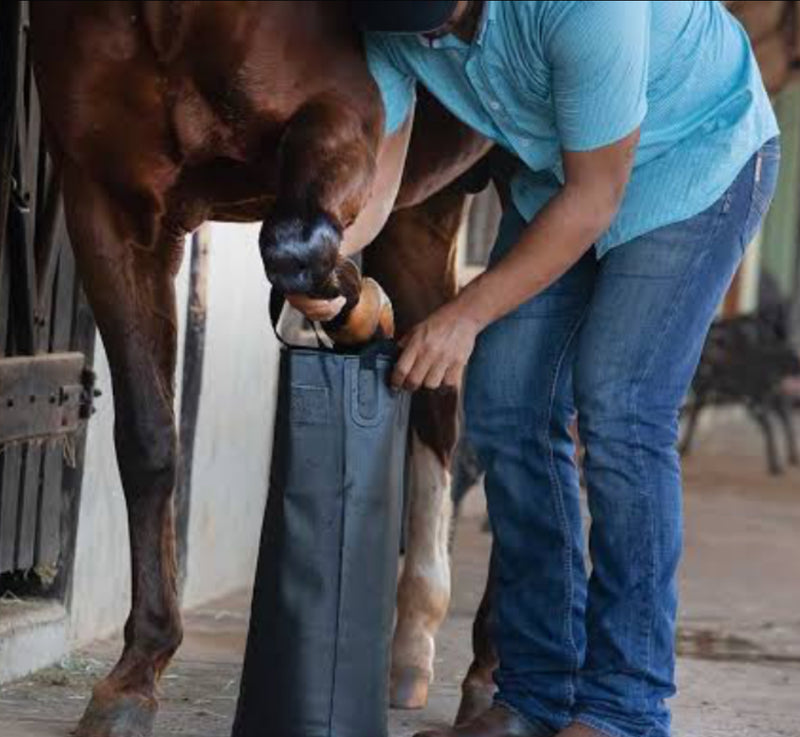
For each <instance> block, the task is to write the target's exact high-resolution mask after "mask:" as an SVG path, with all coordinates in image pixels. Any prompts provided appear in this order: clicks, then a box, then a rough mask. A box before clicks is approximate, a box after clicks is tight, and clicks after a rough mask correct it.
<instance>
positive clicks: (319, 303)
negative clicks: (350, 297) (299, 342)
mask: <svg viewBox="0 0 800 737" xmlns="http://www.w3.org/2000/svg"><path fill="white" fill-rule="evenodd" d="M286 301H287V302H288V303H289V304H290V305H291V306H292V307H294V308H295V309H296V310H298V311H299V312H302V313H303V314H304V315H305V316H306V317H307V318H308V319H309V320H311V321H312V322H328V321H329V320H333V318H334V317H336V315H338V314H339V313H340V312H341V311H342V308H343V307H344V306H345V304H346V302H347V300H346V299H345V298H344V297H337V298H336V299H315V298H314V297H309V296H308V295H306V294H287V295H286Z"/></svg>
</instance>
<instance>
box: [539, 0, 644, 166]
mask: <svg viewBox="0 0 800 737" xmlns="http://www.w3.org/2000/svg"><path fill="white" fill-rule="evenodd" d="M549 5H550V6H551V8H552V11H551V12H550V13H549V15H548V16H547V18H546V22H545V24H544V50H545V55H546V57H547V60H548V62H549V64H550V65H551V71H552V86H553V103H554V106H555V116H556V126H557V128H558V132H559V136H560V139H561V145H562V147H563V148H564V149H566V150H567V151H589V150H591V149H595V148H601V147H603V146H608V145H610V144H612V143H615V142H616V141H619V140H620V139H622V138H624V137H625V136H627V135H629V134H630V133H632V132H633V131H634V130H636V128H638V127H639V126H640V125H641V123H642V121H643V120H644V117H645V114H646V113H647V72H648V60H649V55H650V13H651V8H650V3H649V2H639V1H637V0H633V1H629V2H620V1H619V0H616V1H610V2H609V1H602V0H601V1H593V2H554V3H549Z"/></svg>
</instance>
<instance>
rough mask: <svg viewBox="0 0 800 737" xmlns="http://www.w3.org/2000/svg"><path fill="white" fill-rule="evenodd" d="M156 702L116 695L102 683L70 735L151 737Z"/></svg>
mask: <svg viewBox="0 0 800 737" xmlns="http://www.w3.org/2000/svg"><path fill="white" fill-rule="evenodd" d="M157 711H158V702H157V701H156V699H155V698H153V697H149V696H142V695H140V694H133V693H119V692H117V691H114V690H113V687H112V686H110V685H108V684H106V683H104V682H101V683H98V684H97V686H95V688H94V692H93V694H92V699H91V701H90V702H89V706H87V707H86V711H85V712H84V714H83V717H82V719H81V721H80V724H79V725H78V727H77V729H76V730H75V731H74V732H73V735H74V736H75V737H152V734H153V723H154V722H155V718H156V712H157Z"/></svg>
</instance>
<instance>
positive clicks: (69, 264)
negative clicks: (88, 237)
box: [0, 0, 95, 598]
mask: <svg viewBox="0 0 800 737" xmlns="http://www.w3.org/2000/svg"><path fill="white" fill-rule="evenodd" d="M0 134H1V136H2V137H0V144H1V145H2V150H0V225H1V226H2V227H0V593H2V592H4V591H9V590H11V591H14V592H17V593H20V592H22V593H27V592H31V591H34V592H36V593H45V592H46V593H47V594H49V595H53V596H57V597H59V598H63V597H64V596H65V594H66V591H67V579H68V577H69V576H70V573H71V560H72V554H73V538H74V531H75V526H76V521H77V505H78V500H79V495H80V481H81V466H82V457H83V442H84V437H85V433H84V432H83V431H82V430H83V428H84V426H85V420H86V419H87V418H88V416H89V415H90V413H91V400H92V396H93V374H92V372H91V356H92V351H93V343H94V334H95V331H94V324H93V321H92V318H91V314H90V311H89V308H88V306H87V304H86V301H85V298H84V296H83V294H82V292H81V289H80V286H79V283H78V279H77V276H76V273H75V263H74V260H73V255H72V250H71V248H70V247H69V244H68V239H67V233H66V229H65V224H64V213H63V208H62V204H61V193H60V185H59V181H58V179H57V177H56V176H55V174H54V169H53V166H52V162H51V161H50V158H49V156H48V155H47V152H46V150H45V146H44V143H43V140H42V126H41V116H40V110H39V101H38V96H37V93H36V88H35V85H34V82H33V79H32V74H31V68H30V63H29V59H28V7H27V3H26V2H10V1H9V0H3V2H0Z"/></svg>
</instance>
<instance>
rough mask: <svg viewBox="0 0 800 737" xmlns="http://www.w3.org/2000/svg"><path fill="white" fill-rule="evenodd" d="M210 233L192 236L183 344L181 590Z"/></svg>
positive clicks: (178, 506)
mask: <svg viewBox="0 0 800 737" xmlns="http://www.w3.org/2000/svg"><path fill="white" fill-rule="evenodd" d="M209 246H210V237H209V231H208V229H207V228H200V229H199V230H197V231H196V232H195V233H194V235H193V236H192V255H191V262H190V270H189V300H188V304H187V309H186V339H185V342H184V347H183V384H182V392H181V415H180V427H179V436H178V437H179V441H180V442H179V447H180V460H179V465H178V483H177V488H176V493H175V530H176V544H177V557H178V591H180V592H182V591H183V583H184V581H185V580H186V561H187V556H188V544H189V542H188V538H189V512H190V508H191V489H192V462H193V460H194V444H195V435H196V432H197V417H198V414H199V412H200V394H201V392H202V385H203V358H204V356H205V344H206V315H207V311H208V259H209Z"/></svg>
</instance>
